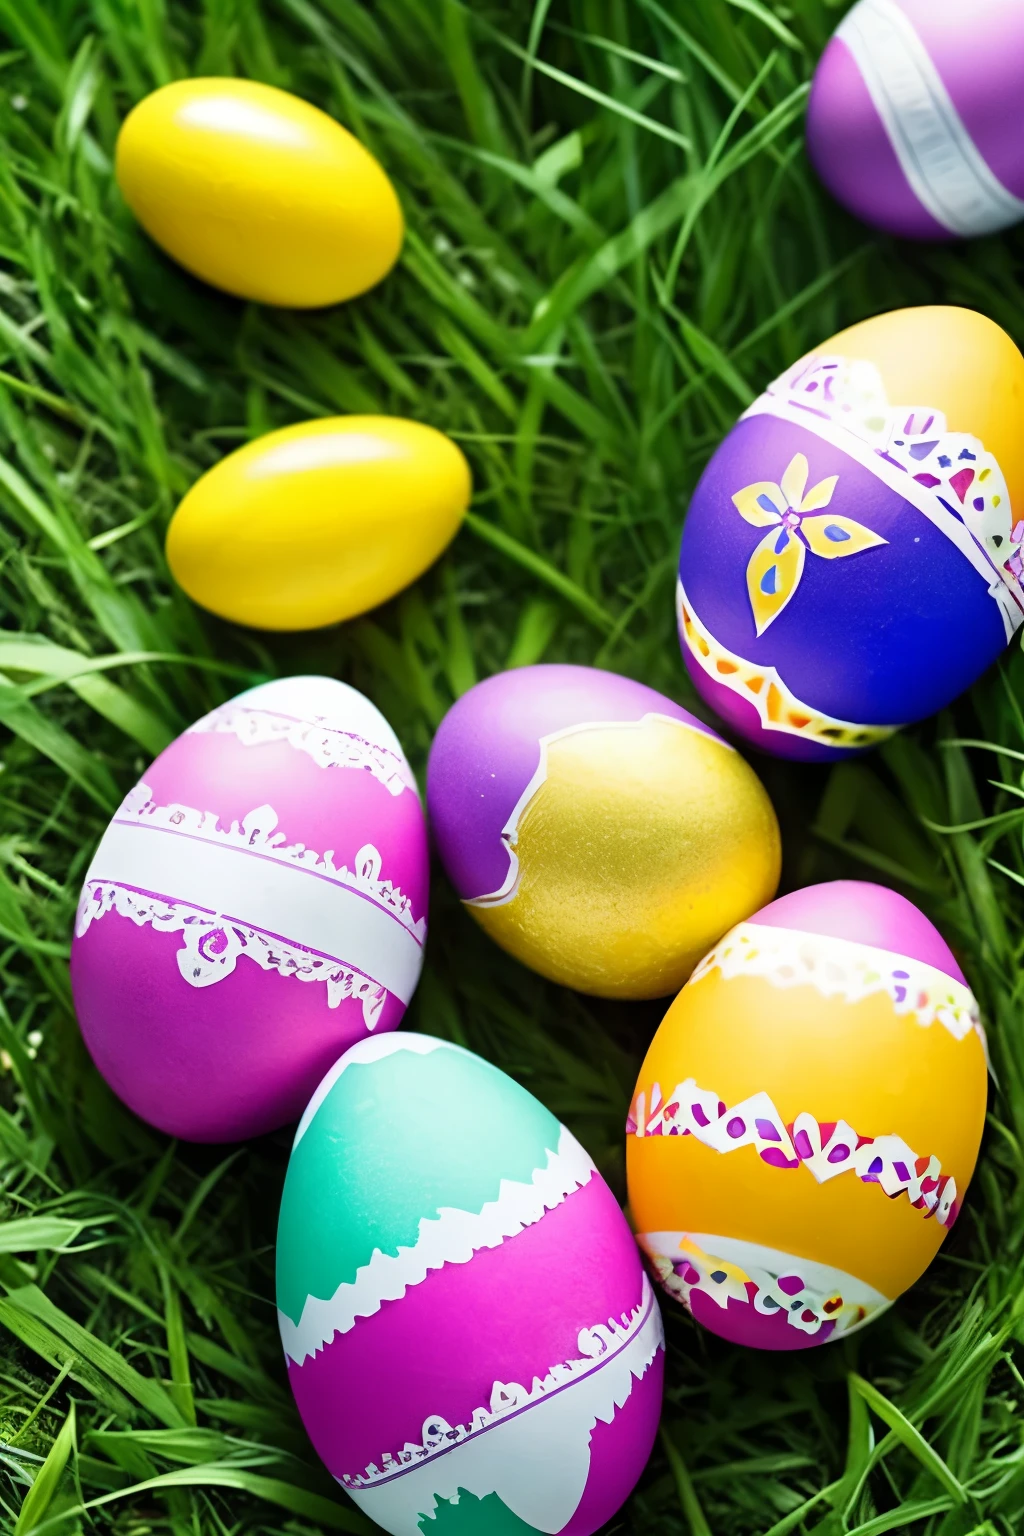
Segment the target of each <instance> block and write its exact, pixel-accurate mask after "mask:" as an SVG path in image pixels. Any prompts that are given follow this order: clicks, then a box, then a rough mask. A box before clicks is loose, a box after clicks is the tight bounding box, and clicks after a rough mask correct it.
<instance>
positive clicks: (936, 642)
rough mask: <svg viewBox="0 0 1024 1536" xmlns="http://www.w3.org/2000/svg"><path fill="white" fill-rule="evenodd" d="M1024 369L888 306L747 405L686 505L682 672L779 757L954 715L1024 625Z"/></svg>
mask: <svg viewBox="0 0 1024 1536" xmlns="http://www.w3.org/2000/svg"><path fill="white" fill-rule="evenodd" d="M1022 540H1024V357H1022V356H1021V354H1020V352H1019V351H1018V349H1017V347H1016V346H1015V345H1014V343H1013V342H1012V341H1011V340H1010V338H1009V336H1008V335H1007V334H1006V333H1005V331H1003V330H1001V329H1000V327H999V326H997V325H996V324H994V323H993V321H991V320H988V319H986V318H985V317H984V316H983V315H979V314H976V313H975V312H974V311H972V310H967V309H957V308H952V307H946V306H929V307H922V308H919V309H903V310H896V311H894V312H892V313H890V314H885V315H878V316H876V317H875V318H874V319H871V320H866V321H863V322H862V323H861V324H859V325H855V326H853V327H852V328H851V329H849V330H847V331H843V332H841V333H840V334H839V335H838V336H834V337H833V338H832V339H831V340H830V341H826V342H824V343H822V345H821V346H819V347H817V348H816V349H815V350H814V351H812V352H810V353H808V354H807V356H805V357H804V358H802V359H801V360H800V361H799V362H798V363H796V364H795V365H794V366H793V367H792V368H790V369H788V370H787V372H786V373H784V374H783V375H782V376H781V377H780V378H778V379H777V380H776V381H775V382H774V383H773V384H771V385H769V387H768V389H767V390H766V392H765V393H764V394H763V395H761V397H760V398H759V399H758V400H756V401H755V402H754V404H753V405H752V406H751V407H750V408H749V410H747V411H746V412H745V413H744V415H743V416H742V418H741V419H740V421H739V422H738V423H737V424H736V426H735V427H734V428H733V430H732V431H731V432H730V434H729V436H728V437H727V438H726V439H725V441H724V443H723V444H722V446H721V447H720V448H719V450H718V452H717V453H716V454H715V455H714V457H713V458H712V460H711V462H710V464H709V465H708V467H707V470H706V471H705V473H704V476H703V478H702V479H701V482H700V484H699V485H698V487H697V490H696V492H695V493H694V496H693V500H692V502H691V504H690V508H689V511H688V513H687V517H686V526H685V528H684V531H683V542H682V550H681V553H680V560H679V587H678V618H679V633H680V641H681V644H682V648H683V656H684V659H685V661H686V665H687V668H688V669H689V672H690V675H691V677H692V679H693V681H694V684H695V686H696V688H697V691H698V692H699V693H700V694H701V696H702V697H703V699H704V700H705V702H706V703H707V704H709V705H710V706H711V708H713V709H714V710H716V711H717V713H718V714H719V715H720V716H721V717H722V719H723V720H725V721H726V723H727V724H728V725H729V726H730V727H731V728H732V729H733V730H734V731H735V732H736V733H737V734H739V735H741V736H745V737H746V738H747V739H748V740H750V741H751V742H753V743H754V744H755V745H756V746H758V747H760V748H761V749H762V750H764V751H767V752H771V753H774V754H775V755H777V756H779V757H788V758H801V759H804V760H822V759H828V758H832V757H837V756H846V755H848V754H849V753H851V752H857V751H863V750H864V749H865V748H867V747H871V746H873V745H875V744H876V743H877V742H879V741H882V740H884V739H885V738H886V737H887V736H891V735H892V733H893V732H894V731H896V730H898V729H899V728H900V727H901V726H903V725H908V724H910V723H912V722H914V721H917V720H922V719H924V718H925V717H926V716H928V715H931V714H934V713H935V712H936V711H937V710H940V709H943V708H945V706H946V705H948V704H950V703H951V702H952V701H953V700H954V699H955V698H956V697H957V696H958V695H959V694H960V693H962V692H963V691H964V690H965V689H967V688H969V687H970V686H971V684H972V683H973V682H974V681H975V680H976V679H977V678H978V677H979V676H980V675H981V673H982V672H984V671H985V669H986V668H987V667H988V666H990V665H991V663H992V662H993V661H995V660H996V658H997V657H998V656H999V655H1000V654H1001V653H1002V651H1003V650H1004V649H1005V647H1006V646H1007V644H1008V643H1009V641H1010V640H1011V639H1012V638H1013V636H1014V634H1015V633H1016V631H1017V629H1018V628H1019V627H1020V624H1021V622H1022V620H1024V592H1022V587H1021V574H1022V547H1024V546H1022Z"/></svg>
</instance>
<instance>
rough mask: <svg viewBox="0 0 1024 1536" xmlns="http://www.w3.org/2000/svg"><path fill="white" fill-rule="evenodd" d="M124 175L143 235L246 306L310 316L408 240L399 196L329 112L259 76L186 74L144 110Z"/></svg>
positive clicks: (126, 131)
mask: <svg viewBox="0 0 1024 1536" xmlns="http://www.w3.org/2000/svg"><path fill="white" fill-rule="evenodd" d="M116 173H117V181H118V185H119V186H120V188H121V191H122V193H123V194H124V198H125V201H126V202H127V203H128V206H129V207H130V208H131V210H132V212H133V213H134V214H135V216H136V218H137V219H138V220H139V223H140V224H141V225H142V227H143V228H144V229H145V230H146V232H147V233H148V234H149V235H151V236H152V237H153V239H154V240H155V241H156V242H157V244H158V245H161V246H163V248H164V250H165V251H166V252H167V253H168V255H170V256H173V257H174V259H175V261H179V262H180V263H181V265H182V266H183V267H187V268H188V270H189V271H190V272H194V273H195V274H196V276H197V277H201V278H203V279H204V280H205V281H206V282H208V283H212V284H213V285H214V287H216V288H223V289H225V290H226V291H227V292H228V293H234V294H237V295H238V296H239V297H240V298H244V299H255V300H258V301H260V302H262V303H265V304H279V305H284V306H287V307H289V308H296V309H307V308H315V307H317V306H319V305H323V304H337V303H339V302H340V301H341V300H342V299H350V298H352V297H353V296H354V295H355V294H358V293H365V291H366V290H367V289H368V288H372V287H373V286H374V284H375V283H379V282H380V280H381V278H382V277H384V276H386V274H387V273H388V272H389V271H390V270H391V268H392V267H393V266H394V264H395V262H396V260H397V259H398V253H399V251H400V249H401V245H402V233H403V223H402V211H401V208H400V207H399V204H398V199H397V197H396V196H395V190H394V188H393V187H392V185H391V183H390V181H389V180H388V178H387V176H386V175H385V173H384V171H383V170H382V169H381V167H380V165H379V164H378V162H377V161H376V160H375V159H374V157H373V156H372V155H371V154H370V152H369V151H368V150H367V149H364V147H363V146H362V144H360V142H359V140H358V139H356V138H353V136H352V134H350V133H349V132H347V130H346V129H344V128H342V126H341V124H340V123H336V122H335V121H334V119H333V118H331V117H328V116H327V114H326V113H325V112H321V111H319V110H318V108H316V107H313V106H311V105H310V104H309V102H307V101H301V100H300V99H299V98H298V97H297V96H292V95H290V94H289V92H287V91H279V90H276V89H275V88H274V87H273V86H269V85H260V84H259V83H258V82H256V81H254V80H216V79H210V80H178V81H175V82H174V84H172V85H165V86H163V87H161V89H160V90H158V91H154V92H153V93H152V95H150V96H146V97H145V98H144V99H143V100H142V101H140V102H139V104H138V106H136V107H135V108H134V109H133V110H132V111H131V112H130V113H129V114H128V117H127V118H126V120H125V123H124V126H123V127H122V129H121V133H120V136H119V138H118V141H117V160H116Z"/></svg>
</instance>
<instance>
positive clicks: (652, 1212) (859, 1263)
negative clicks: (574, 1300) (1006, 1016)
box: [626, 880, 986, 1349]
mask: <svg viewBox="0 0 1024 1536" xmlns="http://www.w3.org/2000/svg"><path fill="white" fill-rule="evenodd" d="M985 1096H986V1055H985V1042H984V1035H983V1034H982V1030H981V1025H980V1023H979V1019H978V1009H977V1005H976V1003H975V1001H974V998H973V997H972V996H971V993H970V992H969V990H968V988H967V986H966V984H965V982H964V979H963V976H962V975H961V973H960V970H959V967H958V966H957V963H956V961H955V960H954V958H953V956H952V954H951V953H950V951H949V949H948V948H947V947H946V945H945V943H944V942H943V940H942V938H941V937H940V935H939V934H938V932H937V931H936V929H935V928H933V927H932V925H931V923H930V922H929V921H928V920H927V918H926V917H924V916H923V914H922V913H921V912H919V911H918V910H917V908H916V907H914V906H912V905H911V903H910V902H909V901H906V900H904V898H903V897H902V896H898V895H896V893H895V892H893V891H889V890H886V889H885V888H884V887H882V886H878V885H869V884H865V883H862V882H860V881H852V880H851V881H846V880H838V881H835V882H834V883H832V884H829V885H815V886H810V887H808V888H807V889H805V890H802V891H797V892H795V893H794V894H793V895H791V896H783V897H781V898H780V899H779V900H778V901H774V902H772V903H771V905H770V906H768V907H765V908H764V910H763V911H762V912H759V913H758V914H757V916H756V917H754V918H752V919H751V920H750V921H749V922H746V923H740V924H739V925H738V927H736V928H734V929H733V930H732V932H731V933H729V934H727V935H726V936H725V938H724V939H723V940H722V941H721V943H720V944H719V945H718V946H717V947H716V948H715V949H713V950H712V951H711V953H710V954H709V955H708V956H707V957H706V959H705V960H704V961H702V963H701V964H700V965H699V966H698V967H697V969H696V971H695V972H694V974H693V976H692V978H691V979H690V981H689V983H688V984H687V986H685V987H684V988H683V990H682V992H680V994H679V996H678V997H677V998H676V1000H675V1002H674V1003H673V1004H672V1006H671V1008H670V1009H669V1011H668V1013H667V1014H666V1015H665V1018H664V1020H663V1021H662V1024H661V1027H660V1028H659V1030H658V1032H657V1034H656V1035H655V1037H654V1041H653V1043H652V1045H651V1048H650V1050H649V1051H648V1053H647V1059H646V1060H645V1062H644V1064H643V1067H642V1068H641V1071H640V1078H639V1081H638V1083H637V1090H636V1096H635V1098H634V1100H633V1105H632V1108H631V1110H630V1116H629V1122H628V1124H627V1127H626V1132H627V1134H626V1142H627V1154H626V1159H627V1168H628V1175H629V1197H630V1205H631V1209H632V1212H633V1217H634V1220H635V1221H636V1223H637V1226H638V1228H639V1231H640V1239H639V1240H640V1243H641V1245H642V1246H643V1248H644V1249H645V1250H646V1252H647V1254H648V1257H649V1258H650V1261H651V1265H652V1268H653V1269H654V1270H655V1272H656V1273H657V1275H658V1276H659V1277H660V1279H661V1282H662V1284H663V1285H664V1287H665V1289H666V1290H667V1291H668V1292H669V1293H670V1294H671V1295H674V1296H675V1297H676V1298H677V1299H678V1300H679V1301H681V1302H682V1303H683V1305H684V1306H685V1307H687V1308H688V1309H689V1311H690V1312H691V1313H692V1314H693V1316H694V1317H695V1318H696V1319H697V1321H698V1322H699V1323H703V1324H704V1326H705V1327H707V1328H709V1329H711V1331H712V1332H713V1333H718V1334H721V1335H722V1336H723V1337H724V1338H727V1339H731V1340H733V1341H734V1342H736V1343H741V1344H751V1345H755V1346H757V1347H758V1348H761V1349H803V1348H805V1347H807V1346H808V1345H812V1344H822V1343H824V1342H825V1341H826V1340H828V1339H832V1338H840V1337H842V1336H843V1335H844V1334H846V1333H849V1332H851V1330H853V1329H854V1328H859V1327H860V1326H861V1325H862V1324H863V1323H867V1322H869V1321H870V1320H871V1319H872V1318H874V1317H876V1316H877V1315H878V1314H879V1313H880V1312H882V1311H884V1310H885V1308H886V1307H888V1306H890V1305H891V1304H892V1302H893V1301H895V1300H896V1298H897V1297H898V1296H899V1295H900V1294H901V1293H902V1292H903V1291H904V1290H906V1288H907V1287H908V1286H909V1285H912V1284H913V1283H914V1281H915V1280H917V1279H918V1278H919V1277H920V1276H921V1275H922V1274H923V1272H924V1270H925V1268H926V1267H927V1265H928V1264H929V1263H930V1262H931V1260H932V1258H933V1257H934V1256H935V1253H936V1251H937V1250H938V1248H939V1246H940V1244H941V1243H942V1240H943V1238H944V1237H945V1235H946V1231H947V1229H948V1228H949V1227H950V1226H951V1225H952V1223H953V1221H954V1220H955V1218H956V1215H957V1212H958V1211H959V1209H960V1204H961V1201H962V1200H963V1197H964V1192H965V1191H966V1189H967V1185H968V1182H969V1180H970V1177H971V1174H972V1173H973V1171H974V1164H975V1160H976V1158H977V1155H978V1146H979V1143H980V1141H981V1132H982V1128H983V1124H984V1119H985Z"/></svg>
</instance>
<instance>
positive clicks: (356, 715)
mask: <svg viewBox="0 0 1024 1536" xmlns="http://www.w3.org/2000/svg"><path fill="white" fill-rule="evenodd" d="M428 875H429V870H428V858H427V841H426V828H425V824H424V819H423V811H422V807H421V804H420V799H419V794H418V792H417V789H416V783H415V780H414V778H413V776H412V773H411V770H410V769H409V766H408V764H407V763H406V761H405V758H404V757H403V755H402V749H401V747H400V746H399V745H398V741H397V739H396V737H395V734H394V732H393V731H392V730H391V727H390V726H389V725H388V723H387V721H386V720H385V719H384V717H383V715H381V713H380V711H379V710H377V709H375V708H374V706H373V705H372V704H371V703H370V701H369V699H366V698H364V697H363V695H362V694H361V693H357V692H356V690H355V689H354V688H349V687H347V686H346V685H345V684H344V683H339V682H335V681H334V680H333V679H332V678H328V677H292V678H285V679H281V680H279V681H277V682H272V683H264V684H262V685H261V686H260V687H258V688H253V689H250V691H249V692H248V693H243V694H240V695H239V696H238V698H236V699H232V700H231V701H230V703H228V704H223V705H221V707H220V708H219V709H215V710H214V711H213V713H212V714H209V715H206V716H205V717H204V718H203V719H202V720H199V721H197V723H196V724H195V725H193V726H191V727H190V728H189V729H188V730H187V731H185V733H184V734H183V735H181V736H179V737H178V739H177V740H176V741H174V742H172V743H171V745H170V746H169V747H168V748H167V750H166V751H165V752H162V753H161V754H160V756H159V757H158V758H157V759H156V762H154V763H152V764H151V765H150V767H149V768H148V769H147V770H146V773H145V774H144V775H143V777H142V779H141V780H140V782H139V783H138V784H137V785H136V786H135V788H134V789H133V790H132V791H131V792H130V793H129V794H128V796H127V797H126V799H125V801H124V804H123V805H122V806H121V808H120V810H119V811H118V812H117V813H116V815H115V816H114V819H113V821H112V822H111V823H110V826H109V827H108V828H107V830H106V832H105V833H104V836H103V839H102V841H101V842H100V845H99V847H98V848H97V850H96V854H95V857H94V858H93V861H92V864H91V865H90V867H89V871H88V874H87V875H86V878H85V885H84V887H83V890H82V897H81V901H80V903H79V908H78V916H77V921H76V924H75V937H74V942H73V944H72V950H71V981H72V988H73V991H74V999H75V1007H76V1009H77V1011H78V1019H79V1023H80V1024H81V1027H82V1034H83V1035H84V1037H85V1043H86V1045H87V1046H88V1047H89V1050H90V1052H91V1054H92V1057H93V1060H94V1061H95V1063H96V1065H97V1067H98V1068H99V1070H100V1071H101V1072H102V1074H103V1076H104V1077H105V1078H106V1080H107V1082H108V1083H109V1084H110V1086H111V1087H112V1088H113V1090H114V1092H115V1093H116V1094H118V1096H119V1097H120V1098H121V1099H123V1100H124V1102H125V1103H126V1104H127V1105H128V1106H129V1107H130V1108H131V1109H133V1110H134V1111H135V1113H136V1114H138V1115H141V1116H142V1118H143V1119H144V1120H148V1121H149V1122H150V1123H151V1124H152V1125H155V1126H158V1127H159V1128H160V1129H161V1130H163V1131H168V1132H170V1134H171V1135H173V1136H181V1137H184V1138H185V1139H186V1140H188V1141H234V1140H237V1139H239V1138H241V1137H246V1136H255V1135H259V1134H261V1133H262V1132H264V1131H269V1130H272V1129H274V1127H276V1126H279V1125H284V1124H286V1123H287V1122H288V1121H289V1120H295V1119H297V1118H298V1116H299V1115H300V1114H301V1112H302V1109H303V1107H304V1106H305V1104H306V1103H307V1101H308V1099H309V1095H310V1094H311V1093H312V1091H313V1089H314V1088H315V1087H316V1085H317V1083H318V1082H319V1081H320V1079H321V1078H322V1077H323V1074H324V1072H325V1070H326V1069H327V1067H328V1066H330V1064H331V1063H332V1062H333V1061H335V1060H336V1059H337V1056H338V1053H339V1052H340V1051H344V1050H345V1049H347V1047H348V1046H350V1045H351V1044H353V1043H354V1042H355V1041H357V1040H362V1039H364V1038H365V1036H366V1035H367V1033H368V1032H376V1033H378V1034H379V1033H380V1032H382V1031H387V1030H392V1029H395V1028H396V1027H397V1025H398V1023H399V1021H400V1020H401V1017H402V1015H403V1013H404V1012H405V1008H406V1004H407V1003H408V1001H409V999H410V997H411V996H412V994H413V990H414V988H415V986H416V982H417V980H418V978H419V973H420V966H421V963H422V955H423V943H424V938H425V935H426V919H427V887H428Z"/></svg>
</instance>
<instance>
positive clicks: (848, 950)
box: [687, 922, 987, 1052]
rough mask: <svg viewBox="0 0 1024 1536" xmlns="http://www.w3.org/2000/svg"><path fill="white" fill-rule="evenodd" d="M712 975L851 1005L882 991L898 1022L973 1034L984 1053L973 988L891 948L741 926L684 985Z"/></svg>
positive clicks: (956, 1034) (762, 926)
mask: <svg viewBox="0 0 1024 1536" xmlns="http://www.w3.org/2000/svg"><path fill="white" fill-rule="evenodd" d="M715 970H717V971H718V972H720V974H721V975H722V977H723V979H724V980H726V981H732V980H733V979H734V978H735V977H737V976H758V977H762V978H763V979H764V980H765V981H769V982H771V984H772V986H774V987H814V988H815V989H816V990H817V991H818V992H820V993H821V995H822V997H842V998H843V999H844V1000H845V1001H846V1002H848V1003H859V1002H860V1001H861V1000H862V999H863V998H865V997H872V996H874V995H875V994H876V993H879V992H883V993H885V994H886V996H887V997H888V998H889V1000H890V1002H891V1003H892V1006H893V1010H894V1012H896V1013H897V1014H899V1015H900V1017H905V1016H907V1015H911V1016H913V1018H915V1019H916V1021H917V1023H918V1024H920V1025H921V1027H922V1028H925V1029H927V1028H928V1027H930V1026H931V1025H932V1024H941V1025H942V1027H943V1029H947V1030H948V1031H949V1033H950V1034H951V1035H952V1036H953V1038H954V1039H955V1040H964V1039H966V1037H967V1036H968V1035H969V1034H970V1033H971V1032H972V1030H973V1032H974V1033H975V1034H976V1035H977V1036H978V1038H979V1039H980V1041H981V1043H982V1045H983V1046H986V1052H987V1045H986V1041H985V1031H984V1029H983V1027H982V1023H981V1014H980V1011H979V1009H978V1004H977V1002H976V1000H975V997H974V994H973V992H972V991H971V989H970V987H967V986H965V985H964V984H963V982H960V981H955V980H954V979H953V977H952V976H947V975H946V973H945V972H944V971H940V970H938V969H936V967H935V966H933V965H928V964H926V963H925V962H924V961H923V960H912V959H910V958H909V957H908V956H906V955H897V954H895V953H894V952H893V951H892V950H888V949H875V948H874V947H873V946H872V945H870V944H858V943H855V942H854V941H853V940H852V939H837V938H831V937H828V936H826V935H824V934H817V933H804V932H802V931H801V930H799V929H796V928H772V927H770V926H769V925H768V924H765V923H753V922H751V923H738V924H737V925H736V927H735V928H732V929H730V931H729V932H728V933H727V934H726V935H725V937H724V938H723V939H721V940H720V941H719V943H718V944H716V945H715V947H714V949H713V950H711V952H710V953H709V954H707V955H705V956H704V959H703V960H702V961H701V962H700V964H699V965H698V966H697V968H696V970H695V971H694V972H693V975H692V976H691V977H690V979H689V981H688V982H687V986H689V987H692V986H694V985H695V984H696V983H697V982H699V981H701V980H702V979H703V978H704V977H705V976H707V975H709V974H710V972H711V971H715Z"/></svg>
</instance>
